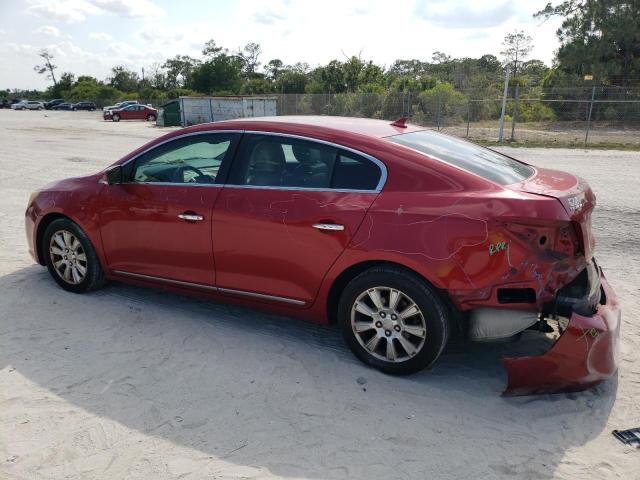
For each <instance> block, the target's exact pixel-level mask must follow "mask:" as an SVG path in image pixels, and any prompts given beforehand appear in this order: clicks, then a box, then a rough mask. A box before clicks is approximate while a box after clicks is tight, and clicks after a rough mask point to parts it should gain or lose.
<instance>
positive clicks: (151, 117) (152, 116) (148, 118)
mask: <svg viewBox="0 0 640 480" xmlns="http://www.w3.org/2000/svg"><path fill="white" fill-rule="evenodd" d="M155 121H156V116H155V115H151V114H149V115H147V122H155Z"/></svg>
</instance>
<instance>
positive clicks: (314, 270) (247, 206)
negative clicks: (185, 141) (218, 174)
mask: <svg viewBox="0 0 640 480" xmlns="http://www.w3.org/2000/svg"><path fill="white" fill-rule="evenodd" d="M350 169H351V172H350ZM385 178H386V169H385V167H384V165H383V164H382V163H381V162H379V161H377V160H375V159H373V158H371V157H369V156H366V155H363V154H360V153H357V152H354V151H352V150H348V149H345V148H343V147H339V146H336V145H332V144H327V143H324V142H318V141H314V140H310V139H301V138H299V137H294V136H287V135H272V134H249V133H245V135H244V136H243V139H242V143H241V146H240V148H239V150H238V153H237V155H236V158H235V159H234V161H233V165H232V167H231V173H230V176H229V180H228V182H227V184H226V185H225V187H224V188H223V189H222V192H221V193H220V197H219V198H218V200H217V202H216V207H215V209H214V211H213V226H212V228H213V248H214V255H215V261H216V284H217V287H218V289H219V290H220V291H221V292H223V293H228V294H235V295H245V296H251V297H258V298H263V299H266V300H269V301H276V302H285V303H289V304H295V305H301V306H304V305H309V304H311V302H313V300H314V298H315V296H316V293H317V291H318V289H319V287H320V283H321V281H322V278H323V277H324V275H325V273H326V272H327V271H328V269H329V268H330V266H331V265H332V264H333V263H334V262H335V260H336V259H337V258H338V256H339V255H340V254H341V253H342V252H343V250H344V249H345V247H346V246H347V245H348V243H349V242H350V240H351V238H352V237H353V235H354V233H355V232H356V231H357V229H358V227H359V226H360V224H361V223H362V221H363V219H364V216H365V213H366V211H367V209H368V208H369V206H370V205H371V203H372V202H373V200H374V199H375V198H376V196H377V194H378V192H379V190H380V188H381V186H382V184H383V183H384V179H385Z"/></svg>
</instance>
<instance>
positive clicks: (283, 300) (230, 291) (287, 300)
mask: <svg viewBox="0 0 640 480" xmlns="http://www.w3.org/2000/svg"><path fill="white" fill-rule="evenodd" d="M113 273H115V274H116V275H122V276H125V277H131V278H138V279H142V280H152V281H155V282H161V283H168V284H171V285H179V286H184V287H191V288H199V289H201V290H207V291H210V292H216V293H223V294H230V295H239V296H243V297H251V298H257V299H261V300H272V301H275V302H281V303H289V304H291V305H305V304H306V302H305V301H303V300H296V299H295V298H288V297H279V296H277V295H268V294H266V293H257V292H249V291H246V290H235V289H232V288H222V287H215V286H213V285H204V284H202V283H193V282H185V281H184V280H173V279H171V278H165V277H156V276H154V275H144V274H142V273H133V272H126V271H124V270H114V271H113Z"/></svg>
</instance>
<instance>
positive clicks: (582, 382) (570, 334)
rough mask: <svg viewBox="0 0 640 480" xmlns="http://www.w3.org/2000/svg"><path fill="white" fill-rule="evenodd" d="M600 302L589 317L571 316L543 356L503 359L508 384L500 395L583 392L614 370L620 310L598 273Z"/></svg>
mask: <svg viewBox="0 0 640 480" xmlns="http://www.w3.org/2000/svg"><path fill="white" fill-rule="evenodd" d="M599 273H600V285H601V289H602V295H601V299H602V300H601V303H600V305H598V307H597V310H596V312H595V313H594V314H593V315H589V316H585V315H581V314H578V313H575V312H574V313H573V314H572V315H571V317H570V320H569V324H568V325H567V328H566V329H565V331H564V332H563V333H562V335H561V336H560V338H558V340H557V341H556V343H555V344H554V345H553V347H551V349H550V350H549V351H548V352H547V353H545V354H543V355H537V356H529V357H517V358H504V359H503V360H502V362H503V364H504V367H505V368H506V370H507V374H508V385H507V388H506V390H505V391H504V392H503V395H531V394H537V393H559V392H569V391H577V390H584V389H586V388H589V387H591V386H593V385H596V384H598V383H600V382H602V381H603V380H606V379H607V378H609V377H611V376H612V375H613V374H614V373H615V372H616V370H617V369H618V339H619V333H620V321H621V320H620V318H621V311H620V305H619V303H618V299H617V297H616V295H615V293H614V292H613V290H612V289H611V287H610V286H609V284H608V283H607V281H606V279H605V277H604V274H603V273H602V271H600V272H599Z"/></svg>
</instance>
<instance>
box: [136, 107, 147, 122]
mask: <svg viewBox="0 0 640 480" xmlns="http://www.w3.org/2000/svg"><path fill="white" fill-rule="evenodd" d="M133 114H134V115H135V118H136V120H142V119H144V118H146V117H147V114H146V112H145V108H144V105H136V106H135V110H134V112H133Z"/></svg>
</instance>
